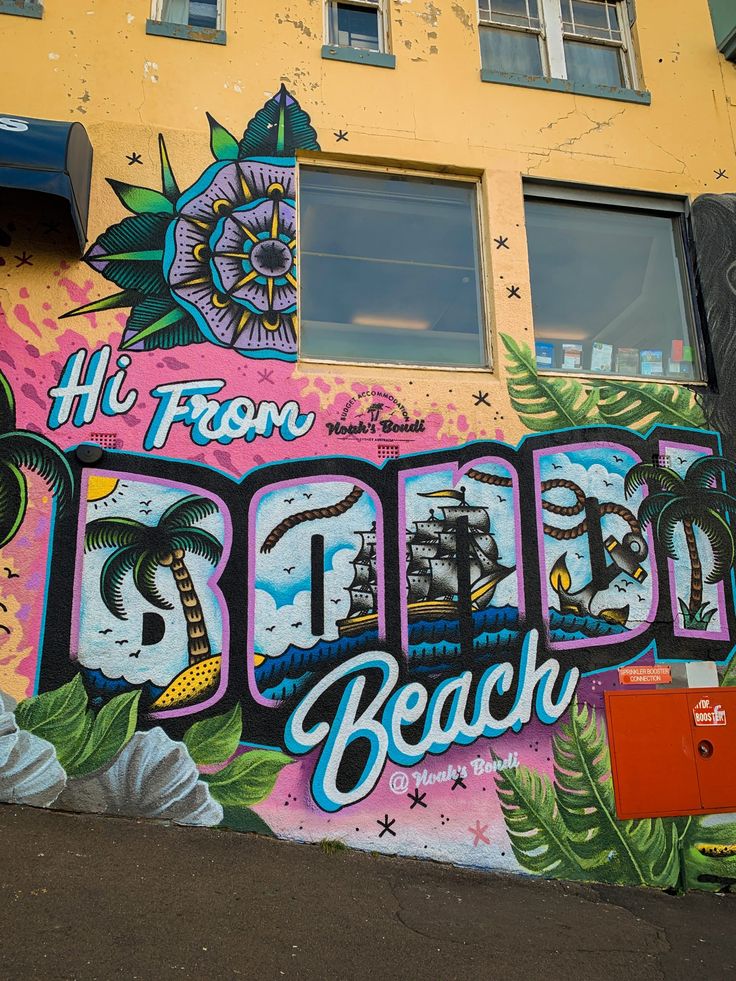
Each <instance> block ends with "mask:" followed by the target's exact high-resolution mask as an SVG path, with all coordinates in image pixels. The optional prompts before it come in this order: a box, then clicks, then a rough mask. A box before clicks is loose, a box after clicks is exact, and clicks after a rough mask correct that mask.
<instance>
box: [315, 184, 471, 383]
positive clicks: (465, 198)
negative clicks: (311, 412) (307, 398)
mask: <svg viewBox="0 0 736 981" xmlns="http://www.w3.org/2000/svg"><path fill="white" fill-rule="evenodd" d="M299 205H300V210H299V232H300V247H301V252H300V257H301V266H302V268H301V284H302V285H301V308H300V320H301V353H302V355H303V356H304V357H309V358H323V359H327V360H330V361H335V360H337V361H367V362H384V363H385V362H399V363H408V364H429V365H471V366H472V365H483V364H485V363H486V359H485V349H484V343H483V317H482V301H481V291H480V272H479V270H480V262H479V255H478V225H477V212H476V189H475V185H474V184H468V183H461V182H455V181H437V180H430V179H423V178H409V177H404V176H401V175H394V174H369V173H357V172H350V171H343V170H326V169H322V168H317V167H303V168H302V169H301V171H300V201H299Z"/></svg>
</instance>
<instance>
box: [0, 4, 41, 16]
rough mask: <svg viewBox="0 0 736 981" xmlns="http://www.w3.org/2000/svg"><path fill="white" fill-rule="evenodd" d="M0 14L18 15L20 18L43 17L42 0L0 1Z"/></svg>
mask: <svg viewBox="0 0 736 981" xmlns="http://www.w3.org/2000/svg"><path fill="white" fill-rule="evenodd" d="M0 14H16V15H17V16H18V17H35V18H37V19H39V20H40V19H41V17H43V3H42V2H41V0H0Z"/></svg>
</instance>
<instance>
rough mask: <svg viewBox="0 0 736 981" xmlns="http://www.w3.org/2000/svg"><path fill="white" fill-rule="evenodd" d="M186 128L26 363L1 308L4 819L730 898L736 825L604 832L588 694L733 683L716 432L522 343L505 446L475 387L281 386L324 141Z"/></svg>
mask: <svg viewBox="0 0 736 981" xmlns="http://www.w3.org/2000/svg"><path fill="white" fill-rule="evenodd" d="M210 136H211V149H212V153H213V155H214V157H215V163H214V164H211V165H210V166H209V167H207V168H206V169H205V170H204V171H202V172H201V175H200V177H199V178H198V179H197V180H195V181H194V182H193V183H192V184H191V186H189V187H188V188H187V189H186V190H184V191H181V190H180V188H179V185H178V183H177V181H176V179H175V177H174V171H173V169H172V166H171V163H170V160H169V155H168V151H167V149H166V145H165V143H164V140H163V137H161V138H160V140H159V155H160V167H161V175H162V190H161V191H158V190H150V189H147V188H141V187H137V186H133V185H130V184H124V183H122V182H120V181H111V182H110V183H111V184H112V187H113V189H114V190H115V192H116V193H117V195H118V197H119V199H120V201H121V202H122V203H123V205H124V206H125V207H126V208H128V210H129V211H131V212H132V215H131V216H129V217H125V218H122V219H121V220H120V221H119V222H117V223H116V224H113V225H111V226H110V227H109V228H107V229H106V230H105V231H103V232H102V234H100V235H99V236H98V237H97V239H96V241H95V242H94V244H93V245H92V247H91V248H90V250H89V251H88V253H87V255H86V257H85V259H86V263H87V265H88V266H89V268H90V269H91V270H92V271H93V273H94V280H92V281H88V280H87V279H86V277H87V275H88V270H86V269H83V270H82V272H81V273H80V271H79V270H73V271H71V272H70V271H69V269H68V267H67V268H66V269H65V270H63V271H62V270H58V271H57V273H52V275H55V276H57V279H58V278H63V280H64V282H65V286H64V289H65V294H66V295H67V296H68V297H69V304H68V305H65V306H64V307H63V309H59V310H55V311H54V310H49V311H47V312H48V313H49V317H48V318H47V319H48V321H49V325H48V326H47V336H44V337H43V338H42V337H41V334H40V332H39V336H38V337H37V341H38V342H39V343H38V345H35V344H31V343H30V342H29V341H28V340H27V338H26V336H25V335H24V334H23V331H22V329H21V327H22V325H23V323H25V320H28V319H30V318H29V317H25V315H24V314H23V313H22V311H21V310H20V307H21V304H20V303H19V304H17V305H16V307H14V308H13V311H12V315H11V317H10V318H9V321H8V323H7V336H8V339H9V343H8V344H7V346H6V350H5V351H3V352H0V362H1V363H2V365H3V371H4V375H0V379H1V384H0V425H1V426H2V432H0V552H1V554H0V569H1V570H2V572H3V575H4V577H5V578H4V579H3V580H2V581H3V582H4V588H3V594H2V596H1V597H0V690H2V692H3V694H2V695H0V801H10V802H19V803H28V804H33V805H36V806H44V807H57V808H63V809H67V810H73V811H91V812H103V813H111V814H122V815H132V816H143V817H150V818H160V819H166V820H170V821H174V822H178V823H182V824H191V825H201V826H211V827H212V826H225V827H229V828H234V829H236V830H242V831H258V832H260V833H264V834H275V835H279V836H283V837H289V838H294V839H298V840H303V841H319V840H322V839H331V840H334V839H340V840H342V841H344V842H345V843H346V844H348V845H351V846H354V847H358V848H366V849H370V850H383V851H387V852H393V853H400V854H405V855H419V856H427V857H431V858H435V859H439V860H446V861H453V862H457V863H460V864H466V865H473V866H478V867H482V868H493V869H507V870H517V871H524V872H530V873H535V874H541V875H549V876H559V877H562V878H570V879H582V880H596V881H604V882H622V883H631V884H636V885H641V884H646V885H651V886H656V887H671V888H677V887H688V888H690V887H698V888H708V889H717V888H728V887H730V886H731V885H733V884H734V883H736V848H734V845H735V844H736V819H734V816H733V815H710V816H705V817H702V816H697V817H685V818H679V817H677V818H652V819H646V820H619V819H618V818H617V816H616V810H615V802H614V794H613V784H612V775H611V760H610V756H609V750H608V741H607V734H606V718H605V708H604V693H605V692H606V691H611V690H614V689H617V688H618V687H619V686H620V678H619V674H618V671H617V669H618V667H619V666H621V665H631V664H637V665H644V666H645V665H654V664H664V663H666V664H669V665H672V666H674V667H675V668H677V667H678V666H682V665H683V664H684V662H691V661H704V662H716V664H717V665H719V666H720V672H721V680H722V682H723V684H724V685H729V684H734V683H736V674H735V673H734V668H733V666H732V665H733V661H732V658H733V653H734V648H735V646H736V607H735V603H734V600H735V597H734V576H733V572H734V566H735V565H736V545H735V543H734V535H733V531H732V529H733V521H734V519H735V518H736V466H735V465H734V464H733V463H732V462H731V460H730V459H729V458H727V456H725V455H724V452H723V445H722V441H721V433H720V432H719V431H716V430H710V429H707V428H705V426H704V417H703V414H702V411H701V408H700V407H699V406H698V404H697V403H696V402H695V400H694V398H693V396H692V394H691V392H690V391H689V390H687V389H686V388H683V387H678V386H675V385H657V384H654V383H642V384H639V385H637V384H635V383H632V382H625V383H624V382H622V383H616V382H611V381H605V382H604V381H603V380H596V381H595V382H590V383H588V382H584V381H576V380H574V379H551V378H546V377H544V376H539V375H538V373H537V371H536V367H535V365H534V362H533V359H532V358H531V355H530V353H529V348H528V346H526V345H525V344H524V342H523V341H521V340H519V339H514V338H512V337H511V336H503V338H502V339H503V343H504V345H505V350H506V355H507V358H508V365H507V367H508V374H507V376H506V379H507V384H508V400H509V402H510V406H511V409H512V414H511V415H510V417H507V420H508V419H510V425H511V427H512V431H513V432H514V433H518V439H517V438H506V436H505V433H504V431H503V430H502V429H500V428H497V424H500V416H499V414H500V413H501V408H504V409H505V407H506V406H505V403H504V405H503V406H501V404H500V401H499V403H498V406H497V407H495V408H494V411H495V413H496V415H495V416H493V417H491V415H490V412H491V405H490V402H489V401H488V398H489V393H484V392H480V391H479V393H478V396H477V401H476V406H479V407H480V406H481V405H484V406H486V407H487V408H488V413H489V418H490V419H492V422H493V426H492V428H491V424H490V423H487V424H486V425H487V426H488V428H487V429H481V428H480V426H478V427H477V430H471V428H470V426H469V423H468V421H467V418H466V415H465V413H464V411H463V410H462V409H461V408H458V406H457V405H456V404H455V403H454V402H453V401H452V400H453V399H454V398H455V395H454V393H453V392H452V390H451V389H450V390H449V391H448V392H447V395H446V397H444V396H443V398H445V401H444V402H441V401H438V399H439V397H438V396H437V394H436V392H435V393H434V394H433V395H431V396H430V393H429V391H428V392H427V397H426V399H425V398H424V396H420V395H419V394H418V389H419V382H418V380H416V379H415V378H410V377H408V376H401V381H396V380H394V381H392V380H390V379H388V378H387V379H382V381H381V383H380V385H379V383H378V382H365V381H356V380H348V381H346V379H345V378H344V377H342V376H341V375H340V374H338V373H337V372H335V373H325V374H323V375H317V374H313V375H306V374H300V373H299V370H298V365H294V364H292V363H291V362H293V361H295V359H296V352H297V334H298V311H297V309H296V296H297V293H296V283H297V278H296V277H297V261H298V257H297V255H296V221H297V215H296V203H295V201H296V195H295V190H294V188H295V159H294V157H295V153H296V151H297V149H317V148H318V144H317V137H316V133H315V132H314V130H313V129H312V127H311V124H310V121H309V117H308V116H307V115H306V113H305V112H304V111H303V110H302V109H301V108H300V107H299V105H298V103H297V102H296V100H295V99H294V98H293V97H292V96H291V95H290V93H289V92H288V91H287V90H286V89H285V88H284V87H283V86H282V87H281V89H280V91H279V92H278V93H277V94H275V95H273V96H272V97H270V98H269V99H268V101H267V102H266V104H265V106H264V107H263V108H262V109H261V110H259V111H258V112H257V113H256V114H255V116H254V117H253V119H252V120H251V122H250V123H249V124H248V126H247V127H246V129H245V133H244V136H243V138H242V139H241V140H240V141H238V140H236V139H235V137H233V136H231V135H230V134H229V133H228V132H227V131H226V130H225V129H224V128H223V127H221V126H220V125H219V124H217V123H216V122H215V121H214V120H213V119H212V118H211V117H210ZM20 275H25V274H24V273H21V274H20ZM80 275H81V280H80V278H79V277H80ZM101 278H104V279H107V280H109V281H110V282H112V283H114V284H115V285H116V286H117V287H118V288H119V290H120V292H118V293H116V294H114V295H112V296H108V297H104V298H102V299H94V298H91V295H93V294H94V292H95V290H96V289H97V288H98V286H99V285H100V279H101ZM22 288H23V289H25V288H26V287H22ZM72 304H76V306H75V307H74V309H73V310H71V311H69V309H68V306H70V305H72ZM121 311H126V312H122V313H121ZM72 316H73V317H74V318H75V319H74V320H68V319H65V318H68V317H72ZM24 317H25V319H24ZM54 318H57V319H54ZM70 325H73V326H70ZM205 342H209V345H208V346H206V347H205V346H204V344H205ZM116 352H117V353H116ZM203 352H205V353H206V357H205V358H203V357H202V353H203ZM243 355H245V357H243ZM415 381H416V387H414V386H415ZM498 389H499V392H502V389H501V386H498ZM264 396H265V397H264ZM275 396H278V401H277V400H276V398H275ZM495 397H496V396H494V398H495ZM16 399H17V400H18V404H17V405H16ZM432 399H434V401H432ZM499 399H500V396H499ZM458 401H459V400H458ZM513 412H515V413H516V414H517V415H518V417H519V422H520V424H521V425H520V426H519V425H517V421H516V420H515V419H514V417H513ZM505 424H506V423H504V425H505ZM529 431H530V432H529ZM85 443H93V444H95V446H97V447H99V451H97V452H94V453H91V454H86V453H85V452H83V451H80V446H83V445H84V444H85Z"/></svg>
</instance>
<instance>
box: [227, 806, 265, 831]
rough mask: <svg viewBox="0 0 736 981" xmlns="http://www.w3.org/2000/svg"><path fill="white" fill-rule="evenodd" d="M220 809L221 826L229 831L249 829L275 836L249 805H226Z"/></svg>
mask: <svg viewBox="0 0 736 981" xmlns="http://www.w3.org/2000/svg"><path fill="white" fill-rule="evenodd" d="M222 811H223V818H222V821H221V822H220V827H221V828H229V829H230V830H231V831H251V832H255V833H256V834H259V835H268V837H269V838H275V837H276V836H275V835H274V833H273V831H272V830H271V829H270V828H269V826H268V825H267V824H266V822H265V821H264V820H263V818H262V817H260V816H259V815H258V814H256V812H255V811H252V810H251V809H250V808H249V807H236V806H227V807H223V809H222Z"/></svg>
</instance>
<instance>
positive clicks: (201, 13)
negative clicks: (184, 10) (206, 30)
mask: <svg viewBox="0 0 736 981" xmlns="http://www.w3.org/2000/svg"><path fill="white" fill-rule="evenodd" d="M189 25H190V27H217V0H190V3H189Z"/></svg>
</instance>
